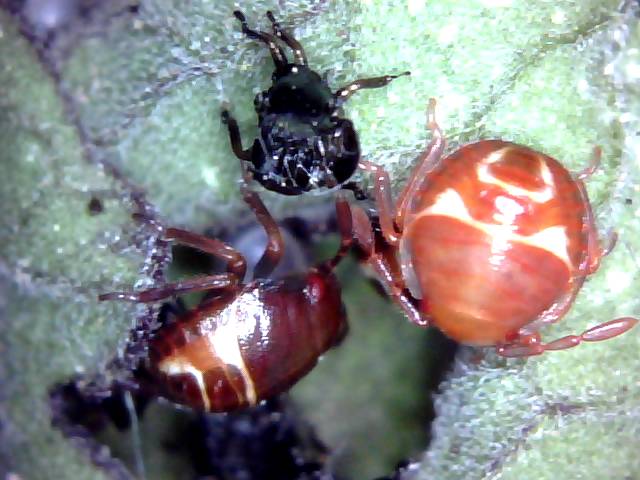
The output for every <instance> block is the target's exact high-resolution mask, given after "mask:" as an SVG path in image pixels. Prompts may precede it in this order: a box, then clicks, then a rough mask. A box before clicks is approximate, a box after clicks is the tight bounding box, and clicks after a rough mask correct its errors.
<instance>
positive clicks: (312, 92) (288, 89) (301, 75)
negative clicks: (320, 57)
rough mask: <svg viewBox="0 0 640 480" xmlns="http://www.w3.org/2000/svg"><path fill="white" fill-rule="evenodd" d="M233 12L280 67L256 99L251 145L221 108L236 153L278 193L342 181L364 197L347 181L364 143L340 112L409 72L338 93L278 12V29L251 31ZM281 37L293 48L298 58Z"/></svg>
mask: <svg viewBox="0 0 640 480" xmlns="http://www.w3.org/2000/svg"><path fill="white" fill-rule="evenodd" d="M233 14H234V16H235V17H236V18H237V19H238V20H240V22H241V24H242V32H243V33H244V34H245V35H247V36H248V37H249V38H254V39H256V40H260V41H261V42H263V43H265V44H266V45H267V46H268V47H269V51H270V52H271V57H272V58H273V63H274V64H275V67H276V69H275V71H274V72H273V75H272V81H273V85H272V86H271V88H269V89H268V90H266V91H263V92H261V93H259V94H258V95H256V98H255V100H254V105H255V109H256V113H257V114H258V127H259V128H260V134H259V135H260V136H259V137H258V138H257V139H256V140H254V142H253V145H252V146H251V148H248V149H247V150H244V149H243V148H242V141H241V139H240V131H239V129H238V124H237V122H236V121H235V119H234V118H233V117H232V116H231V115H230V114H229V112H228V111H226V110H224V111H223V112H222V120H223V122H224V123H226V124H227V126H228V128H229V137H230V139H231V147H232V149H233V152H234V153H235V155H236V156H237V157H238V158H239V159H240V160H241V161H246V162H248V165H247V167H248V173H249V174H250V176H251V177H253V178H254V179H255V180H257V181H258V182H259V183H260V184H262V185H263V186H264V187H265V188H266V189H268V190H271V191H274V192H278V193H281V194H284V195H299V194H301V193H304V192H308V191H311V190H316V189H319V188H323V187H325V188H333V187H337V186H342V188H347V189H351V190H354V192H355V193H356V195H358V196H362V195H363V193H362V192H361V191H360V189H359V188H358V187H357V185H355V184H354V183H353V182H349V183H346V182H347V180H349V178H351V176H352V175H353V173H354V172H355V170H356V168H357V166H358V161H359V160H360V146H359V144H358V136H357V134H356V131H355V128H354V127H353V123H352V122H351V121H350V120H348V119H346V118H342V117H341V114H342V109H341V107H342V105H343V104H344V102H346V101H347V100H348V99H349V97H351V95H353V94H354V93H355V92H357V91H358V90H360V89H363V88H379V87H383V86H385V85H387V84H388V83H389V82H391V81H392V80H393V79H394V78H397V77H399V76H401V75H408V74H409V72H404V73H401V74H399V75H385V76H383V77H374V78H365V79H360V80H355V81H353V82H351V83H349V84H348V85H346V86H344V87H342V88H340V89H339V90H338V91H336V92H335V93H333V92H332V91H331V89H330V88H329V85H328V84H327V82H326V80H324V79H323V78H322V77H321V76H320V75H318V74H317V73H316V72H314V71H313V70H311V69H310V68H309V66H308V65H307V57H306V55H305V53H304V50H303V48H302V45H300V43H299V42H298V41H297V40H296V39H295V38H293V36H292V35H291V34H289V33H287V32H285V31H284V30H282V28H281V27H280V25H279V24H278V22H276V19H275V17H274V16H273V13H271V12H270V11H269V12H267V17H268V18H269V20H270V21H271V24H272V25H273V34H271V33H267V32H260V31H255V30H251V29H250V28H249V27H248V25H247V21H246V18H245V16H244V15H243V14H242V12H240V11H235V12H233ZM278 40H280V41H282V42H284V44H285V45H287V46H288V47H289V48H291V50H292V51H293V57H294V62H293V63H289V61H288V59H287V57H286V55H285V52H284V49H283V48H282V47H281V46H280V45H279V42H278ZM241 163H242V162H241ZM244 168H245V166H244V164H243V170H244Z"/></svg>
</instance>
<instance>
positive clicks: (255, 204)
mask: <svg viewBox="0 0 640 480" xmlns="http://www.w3.org/2000/svg"><path fill="white" fill-rule="evenodd" d="M240 190H241V192H242V197H243V199H244V201H245V202H246V204H247V205H248V206H249V208H250V209H251V210H252V211H253V213H254V214H255V216H256V219H257V220H258V222H260V224H261V225H262V226H263V228H264V230H265V232H266V233H267V246H266V248H265V250H264V253H263V254H262V257H260V260H259V261H258V263H257V264H256V266H255V269H254V271H253V276H254V278H265V277H268V276H269V275H271V273H272V272H273V270H274V269H275V268H276V267H277V266H278V263H279V262H280V259H281V258H282V254H283V253H284V241H283V239H282V234H281V233H280V227H278V224H277V223H276V222H275V220H274V219H273V217H272V216H271V214H270V213H269V210H267V207H265V206H264V203H262V200H261V199H260V197H259V196H258V194H257V193H256V192H254V191H252V190H250V189H249V187H247V186H246V185H244V184H243V185H242V187H241V188H240Z"/></svg>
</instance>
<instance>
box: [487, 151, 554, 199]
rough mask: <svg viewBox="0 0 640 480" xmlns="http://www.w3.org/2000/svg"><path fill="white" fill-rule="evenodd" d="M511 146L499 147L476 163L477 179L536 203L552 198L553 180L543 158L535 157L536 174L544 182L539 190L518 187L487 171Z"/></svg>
mask: <svg viewBox="0 0 640 480" xmlns="http://www.w3.org/2000/svg"><path fill="white" fill-rule="evenodd" d="M510 148H511V147H505V148H501V149H500V150H496V151H495V152H491V153H490V154H489V155H487V157H486V158H485V159H484V160H483V161H482V162H480V163H479V164H478V166H477V167H476V173H477V174H478V180H480V181H481V182H482V183H488V184H490V185H497V186H499V187H501V188H503V189H504V190H505V191H506V192H507V193H508V194H509V195H513V196H516V197H527V198H529V199H530V200H531V201H533V202H536V203H545V202H548V201H549V200H551V199H552V198H553V193H554V190H555V189H554V182H553V174H552V173H551V170H550V169H549V166H548V165H547V164H546V163H545V162H544V160H543V159H541V158H539V157H537V160H538V176H539V178H541V179H542V181H543V182H544V187H543V188H542V189H539V190H528V189H526V188H522V187H518V186H517V185H513V184H511V183H509V182H506V181H504V180H501V179H499V178H496V177H495V176H494V175H492V174H491V172H490V171H489V166H490V165H491V164H493V163H496V162H499V161H500V160H502V157H504V155H505V154H506V153H507V152H508V151H509V149H510Z"/></svg>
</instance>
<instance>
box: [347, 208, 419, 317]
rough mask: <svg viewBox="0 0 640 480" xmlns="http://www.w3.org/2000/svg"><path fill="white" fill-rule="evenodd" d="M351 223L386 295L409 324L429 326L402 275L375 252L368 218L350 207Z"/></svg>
mask: <svg viewBox="0 0 640 480" xmlns="http://www.w3.org/2000/svg"><path fill="white" fill-rule="evenodd" d="M350 208H351V217H352V221H353V232H354V233H353V236H354V240H355V242H356V244H357V245H358V246H359V247H360V248H361V249H362V252H363V254H364V255H365V257H366V262H367V263H368V264H369V265H370V266H371V268H372V269H373V270H374V271H375V273H376V277H377V278H378V280H379V281H380V283H382V285H383V287H384V289H385V290H386V291H387V294H388V295H389V296H390V297H391V298H392V299H393V300H394V301H395V302H396V303H397V304H398V305H399V306H400V308H402V310H403V311H404V313H405V315H406V316H407V318H408V319H409V321H410V322H411V323H414V324H416V325H418V326H420V327H427V326H429V324H430V323H431V322H430V319H429V318H428V317H425V316H423V315H422V314H421V313H420V311H419V310H418V309H417V307H416V305H415V299H414V298H413V297H412V296H411V294H410V292H409V291H408V290H407V288H406V287H405V283H404V279H403V277H402V273H401V272H400V270H399V269H397V268H392V266H391V265H390V264H389V261H388V258H386V257H385V255H384V254H383V253H381V252H378V251H376V250H375V243H376V242H375V238H374V235H375V233H374V230H373V227H372V225H371V222H370V221H369V217H368V216H367V214H366V213H365V212H364V210H362V208H360V207H358V206H354V205H352V206H350Z"/></svg>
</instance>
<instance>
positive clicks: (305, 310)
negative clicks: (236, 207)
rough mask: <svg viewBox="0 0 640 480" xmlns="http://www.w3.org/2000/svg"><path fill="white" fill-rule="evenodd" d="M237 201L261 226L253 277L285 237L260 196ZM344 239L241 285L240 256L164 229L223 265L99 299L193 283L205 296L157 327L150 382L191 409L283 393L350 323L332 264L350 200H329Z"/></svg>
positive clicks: (154, 293)
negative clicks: (287, 271) (298, 266)
mask: <svg viewBox="0 0 640 480" xmlns="http://www.w3.org/2000/svg"><path fill="white" fill-rule="evenodd" d="M243 193H244V199H245V201H246V202H247V204H248V205H249V206H250V207H251V209H252V210H253V211H254V213H255V215H256V218H257V219H258V221H259V222H260V223H261V224H262V225H263V227H264V228H265V230H266V231H267V236H268V243H267V248H266V250H265V253H264V254H263V256H262V258H261V259H260V261H259V262H258V264H257V265H256V267H255V275H256V276H260V277H263V276H264V277H268V276H269V274H270V273H271V272H272V271H273V269H274V268H275V267H276V265H277V264H278V262H279V260H280V258H281V256H282V252H283V249H284V245H283V242H282V236H281V235H280V232H279V229H278V226H277V224H276V223H275V221H274V220H273V218H272V217H271V215H270V214H269V212H268V211H267V210H266V208H265V207H264V205H263V203H262V201H261V200H260V198H259V197H258V196H257V194H255V193H254V192H251V191H249V190H246V189H244V190H243ZM336 210H337V213H338V223H339V226H340V230H341V233H342V243H341V245H340V249H339V250H338V252H337V253H336V255H335V256H334V258H332V259H330V260H328V261H326V262H324V263H321V264H319V265H317V266H315V267H314V268H311V269H310V270H309V271H308V272H306V273H303V274H296V275H290V276H287V277H285V278H283V279H282V280H270V279H265V278H257V279H254V280H253V281H252V282H250V283H248V284H243V283H242V279H243V277H244V274H245V271H246V263H245V260H244V258H243V257H242V256H241V255H240V254H239V253H238V252H237V251H235V250H234V249H233V248H231V247H229V246H228V245H226V244H224V243H222V242H220V241H219V240H216V239H210V238H207V237H203V236H200V235H197V234H194V233H191V232H188V231H185V230H179V229H175V228H169V229H167V230H166V231H164V235H165V237H166V238H167V239H170V240H174V241H176V242H179V243H182V244H185V245H188V246H191V247H193V248H198V249H200V250H202V251H204V252H206V253H209V254H211V255H215V256H218V257H220V258H222V259H224V260H226V261H227V272H226V273H223V274H217V275H210V276H206V277H199V278H195V279H188V280H184V281H182V282H176V283H171V284H166V285H162V286H159V287H156V288H152V289H149V290H145V291H142V292H114V293H108V294H104V295H101V296H100V299H101V300H126V301H133V302H155V301H158V300H162V299H164V298H167V297H170V296H173V295H176V294H178V293H185V292H190V291H208V292H209V293H208V294H207V295H206V296H205V297H204V300H203V301H202V302H201V303H200V305H198V306H197V307H196V308H194V309H193V310H190V311H187V312H186V313H184V314H183V315H180V316H178V318H177V319H176V320H175V321H174V322H173V323H170V324H167V325H163V326H162V327H160V328H159V329H158V331H157V332H155V333H154V335H153V337H152V338H151V340H150V341H149V345H148V351H149V355H148V359H147V361H146V363H145V364H144V365H143V367H142V368H143V371H144V372H145V373H146V374H148V375H144V377H147V376H149V375H150V377H151V382H147V383H151V384H150V385H149V388H150V389H152V390H153V393H154V394H158V395H160V396H163V397H165V398H168V399H169V400H171V401H173V402H176V403H179V404H182V405H186V406H189V407H192V408H195V409H197V410H203V411H210V412H225V411H230V410H235V409H238V408H243V407H248V406H251V405H255V404H256V403H258V402H260V401H262V400H264V399H267V398H269V397H272V396H274V395H277V394H279V393H282V392H284V391H285V390H287V389H288V388H289V387H290V386H292V385H293V384H294V383H296V382H297V381H298V380H300V378H302V377H303V376H304V375H305V374H306V373H307V372H308V371H309V370H311V369H312V368H313V366H314V365H315V364H316V363H317V361H318V358H319V357H320V356H321V355H322V354H323V353H324V352H326V351H327V350H328V349H329V348H331V347H332V346H334V345H335V344H336V343H337V342H339V341H340V340H341V339H342V337H343V336H344V334H345V333H346V330H347V318H346V313H345V308H344V305H343V304H342V300H341V294H340V286H339V284H338V282H337V280H336V278H335V276H334V275H333V273H332V271H333V269H334V268H335V266H336V265H337V264H338V262H339V261H340V260H341V259H342V257H343V256H344V255H345V253H346V252H347V251H348V249H349V248H350V245H351V223H350V219H351V217H350V215H349V207H348V205H347V203H346V201H345V200H344V199H343V198H342V197H339V198H338V200H337V202H336Z"/></svg>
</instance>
